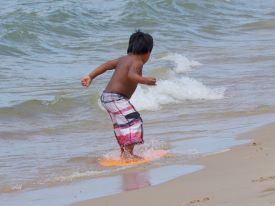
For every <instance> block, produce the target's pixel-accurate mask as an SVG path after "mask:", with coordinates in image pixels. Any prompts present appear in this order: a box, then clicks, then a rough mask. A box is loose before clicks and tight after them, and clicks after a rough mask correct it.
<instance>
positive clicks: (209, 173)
mask: <svg viewBox="0 0 275 206" xmlns="http://www.w3.org/2000/svg"><path fill="white" fill-rule="evenodd" d="M240 138H250V139H252V143H251V144H248V145H242V146H239V147H235V148H233V149H232V150H231V151H229V152H225V153H221V154H216V155H211V156H207V157H203V158H201V159H199V160H197V161H195V162H194V163H196V164H202V165H205V167H206V168H205V169H203V170H201V171H199V172H196V173H192V174H189V175H185V176H182V177H179V178H177V179H174V180H172V181H169V182H167V183H164V184H161V185H158V186H153V187H148V188H144V189H140V190H135V191H130V192H123V193H121V194H117V195H112V196H108V197H103V198H98V199H92V200H88V201H84V202H80V203H76V204H75V206H124V205H131V206H141V205H142V206H210V205H211V206H227V205H228V206H229V205H230V206H268V205H275V123H273V124H269V125H266V126H263V127H261V128H258V129H256V130H254V131H251V132H249V133H245V134H242V135H241V136H240Z"/></svg>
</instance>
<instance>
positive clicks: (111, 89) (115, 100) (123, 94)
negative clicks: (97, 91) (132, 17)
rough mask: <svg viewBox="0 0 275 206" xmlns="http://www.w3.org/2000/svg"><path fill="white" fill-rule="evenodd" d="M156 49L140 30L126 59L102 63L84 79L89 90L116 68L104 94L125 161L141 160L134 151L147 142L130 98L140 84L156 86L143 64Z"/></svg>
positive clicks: (138, 115)
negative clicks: (95, 82) (146, 73)
mask: <svg viewBox="0 0 275 206" xmlns="http://www.w3.org/2000/svg"><path fill="white" fill-rule="evenodd" d="M152 49H153V38H152V36H151V35H150V34H147V33H143V32H141V31H139V30H138V31H136V32H135V33H133V34H132V35H131V36H130V39H129V46H128V50H127V55H126V56H122V57H120V58H118V59H114V60H111V61H108V62H106V63H104V64H102V65H101V66H99V67H97V68H96V69H95V70H93V71H92V72H91V73H90V74H89V75H87V76H85V77H83V78H82V80H81V83H82V85H83V86H85V87H89V85H90V84H91V82H92V80H93V79H94V78H96V77H97V76H98V75H100V74H102V73H104V72H106V71H107V70H113V69H114V73H113V76H112V78H111V80H110V81H109V83H108V85H107V87H106V88H105V90H104V92H103V93H102V95H101V103H102V105H103V106H104V108H105V109H106V110H107V112H108V113H109V115H110V117H111V120H112V122H113V128H114V133H115V136H116V139H117V142H118V144H119V145H120V149H121V158H122V159H126V160H129V159H140V157H139V156H137V155H134V154H133V150H134V146H135V145H136V144H142V143H143V127H142V123H143V122H142V119H141V117H140V114H139V113H138V112H137V111H136V110H135V108H134V106H133V105H132V104H131V103H130V101H129V99H130V98H131V96H132V94H133V93H134V92H135V90H136V88H137V85H138V83H140V84H146V85H156V78H154V77H143V76H142V68H143V65H144V64H145V63H146V62H147V61H148V59H149V57H150V54H151V51H152Z"/></svg>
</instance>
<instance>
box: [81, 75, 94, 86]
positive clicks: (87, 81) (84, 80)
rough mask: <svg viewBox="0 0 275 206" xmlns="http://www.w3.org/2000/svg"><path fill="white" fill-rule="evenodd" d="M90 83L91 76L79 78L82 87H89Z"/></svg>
mask: <svg viewBox="0 0 275 206" xmlns="http://www.w3.org/2000/svg"><path fill="white" fill-rule="evenodd" d="M91 83H92V78H91V77H90V76H88V75H87V76H85V77H83V78H82V79H81V84H82V86H83V87H89V86H90V84H91Z"/></svg>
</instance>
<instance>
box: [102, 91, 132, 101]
mask: <svg viewBox="0 0 275 206" xmlns="http://www.w3.org/2000/svg"><path fill="white" fill-rule="evenodd" d="M103 94H107V95H108V94H110V95H118V96H121V97H123V98H125V99H129V98H128V97H127V96H126V95H125V94H122V93H118V92H108V91H103V92H102V95H103Z"/></svg>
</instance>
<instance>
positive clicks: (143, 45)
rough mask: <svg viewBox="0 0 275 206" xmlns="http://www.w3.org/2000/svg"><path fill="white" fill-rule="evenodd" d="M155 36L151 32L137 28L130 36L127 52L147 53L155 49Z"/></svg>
mask: <svg viewBox="0 0 275 206" xmlns="http://www.w3.org/2000/svg"><path fill="white" fill-rule="evenodd" d="M153 45H154V42H153V37H152V36H151V35H150V34H147V33H143V32H141V31H140V30H137V31H136V32H135V33H133V34H132V35H131V36H130V39H129V46H128V49H127V54H129V53H132V54H147V53H151V51H152V49H153Z"/></svg>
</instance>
